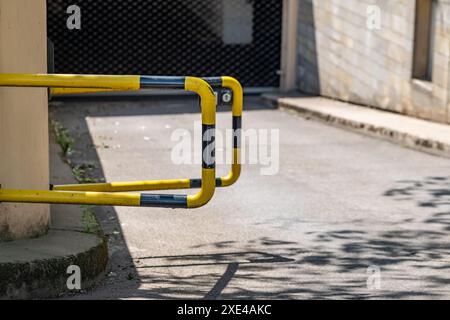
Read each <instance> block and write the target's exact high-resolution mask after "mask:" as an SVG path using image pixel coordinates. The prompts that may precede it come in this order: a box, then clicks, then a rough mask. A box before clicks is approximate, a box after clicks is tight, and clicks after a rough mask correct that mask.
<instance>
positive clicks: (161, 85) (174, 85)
mask: <svg viewBox="0 0 450 320" xmlns="http://www.w3.org/2000/svg"><path fill="white" fill-rule="evenodd" d="M185 84H186V77H155V76H141V89H184V87H185Z"/></svg>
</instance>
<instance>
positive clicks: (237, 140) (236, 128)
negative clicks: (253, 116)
mask: <svg viewBox="0 0 450 320" xmlns="http://www.w3.org/2000/svg"><path fill="white" fill-rule="evenodd" d="M241 145H242V117H233V147H234V148H235V149H240V148H241Z"/></svg>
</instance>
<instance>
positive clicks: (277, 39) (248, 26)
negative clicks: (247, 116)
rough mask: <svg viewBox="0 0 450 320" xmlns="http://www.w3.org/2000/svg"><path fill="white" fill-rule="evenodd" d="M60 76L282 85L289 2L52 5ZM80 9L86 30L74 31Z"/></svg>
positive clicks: (123, 0)
mask: <svg viewBox="0 0 450 320" xmlns="http://www.w3.org/2000/svg"><path fill="white" fill-rule="evenodd" d="M47 2H48V6H47V10H48V36H49V38H50V40H51V41H52V42H53V44H54V50H55V51H54V63H55V64H54V68H55V70H54V71H55V72H56V73H95V74H152V75H193V76H215V75H231V76H235V77H237V78H238V79H239V80H240V81H241V82H242V83H243V84H244V86H246V87H278V85H279V76H278V75H277V71H278V70H279V69H280V50H281V28H282V0H120V1H118V0H78V1H75V0H47ZM74 4H75V5H77V6H78V7H79V8H80V12H81V19H80V21H81V29H79V30H78V29H74V30H69V28H68V26H67V20H68V18H69V17H70V14H69V13H67V9H68V7H69V6H71V5H74Z"/></svg>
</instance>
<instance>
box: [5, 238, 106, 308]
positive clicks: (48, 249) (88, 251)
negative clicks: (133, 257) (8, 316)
mask: <svg viewBox="0 0 450 320" xmlns="http://www.w3.org/2000/svg"><path fill="white" fill-rule="evenodd" d="M0 252H2V255H1V257H0V299H43V298H56V297H58V296H60V295H62V294H64V293H68V292H70V290H69V289H68V288H67V279H68V277H69V276H70V274H68V273H67V269H68V267H69V266H72V265H76V266H78V267H80V270H81V279H82V282H81V289H82V290H86V289H90V288H92V287H93V286H95V285H96V284H97V283H98V282H99V281H100V280H101V279H103V277H104V274H105V272H106V270H107V266H108V246H107V241H106V239H105V238H102V237H99V236H97V235H94V234H86V233H80V232H76V231H65V230H61V231H59V230H50V232H49V233H48V234H47V235H46V236H44V237H40V238H37V239H31V240H22V241H13V242H5V243H1V244H0Z"/></svg>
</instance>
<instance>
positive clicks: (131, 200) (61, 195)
mask: <svg viewBox="0 0 450 320" xmlns="http://www.w3.org/2000/svg"><path fill="white" fill-rule="evenodd" d="M0 87H47V88H52V87H56V88H61V89H65V90H69V91H70V90H71V89H75V90H81V91H84V90H88V91H89V90H93V91H95V90H119V91H126V90H141V89H148V88H171V89H184V90H186V91H190V92H195V93H197V94H198V95H199V96H200V98H201V109H202V124H203V133H204V134H203V141H202V142H203V155H204V159H203V164H202V179H201V189H200V191H199V192H198V193H197V194H195V195H189V196H187V195H157V194H138V193H123V192H122V193H112V192H92V191H88V192H80V191H63V190H51V191H48V190H45V191H43V190H8V189H0V202H17V203H48V204H88V205H111V206H142V207H168V208H198V207H201V206H204V205H206V204H207V203H208V202H209V201H210V200H211V199H212V197H213V196H214V192H215V188H216V178H215V173H216V169H215V158H214V155H213V154H211V155H209V156H208V157H205V155H208V153H207V150H208V149H209V147H210V145H211V144H213V143H214V135H215V125H216V103H215V96H214V92H213V89H212V88H211V86H210V85H209V84H208V82H207V81H205V80H202V79H200V78H194V77H152V76H101V75H46V74H0ZM80 88H82V89H80ZM205 137H206V139H205ZM213 149H214V148H213ZM187 181H190V180H177V181H155V182H153V183H154V184H155V185H168V186H170V185H171V186H177V187H180V186H181V185H184V184H186V182H187ZM134 189H136V188H134ZM177 189H178V188H177ZM116 191H117V190H116ZM133 191H138V190H133Z"/></svg>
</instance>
